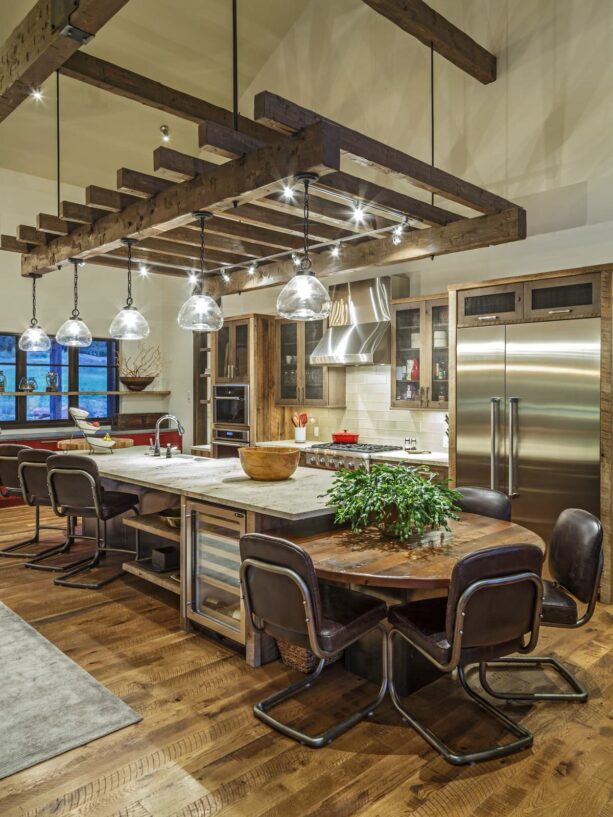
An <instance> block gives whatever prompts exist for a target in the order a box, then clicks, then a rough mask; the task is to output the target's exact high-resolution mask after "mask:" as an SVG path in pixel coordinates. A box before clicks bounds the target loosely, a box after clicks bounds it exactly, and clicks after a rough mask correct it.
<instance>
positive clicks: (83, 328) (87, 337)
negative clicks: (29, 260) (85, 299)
mask: <svg viewBox="0 0 613 817" xmlns="http://www.w3.org/2000/svg"><path fill="white" fill-rule="evenodd" d="M68 260H69V261H70V263H71V264H74V278H73V287H74V309H73V310H72V315H71V316H70V318H68V320H67V321H64V323H63V324H62V325H61V326H60V328H59V329H58V330H57V334H56V336H55V339H56V341H57V342H58V343H59V344H60V346H74V347H79V348H80V349H85V348H86V347H87V346H91V344H92V333H91V332H90V331H89V329H88V327H87V324H86V323H85V321H84V320H83V318H82V317H81V316H80V315H79V266H80V265H81V264H83V263H84V262H83V261H80V260H79V259H78V258H69V259H68Z"/></svg>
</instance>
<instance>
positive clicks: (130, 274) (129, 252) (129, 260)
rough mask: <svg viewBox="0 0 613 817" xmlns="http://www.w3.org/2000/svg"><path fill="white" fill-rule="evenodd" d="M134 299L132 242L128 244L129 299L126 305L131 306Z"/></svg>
mask: <svg viewBox="0 0 613 817" xmlns="http://www.w3.org/2000/svg"><path fill="white" fill-rule="evenodd" d="M133 303H134V301H133V300H132V243H129V244H128V299H127V300H126V306H128V307H130V306H132V304H133Z"/></svg>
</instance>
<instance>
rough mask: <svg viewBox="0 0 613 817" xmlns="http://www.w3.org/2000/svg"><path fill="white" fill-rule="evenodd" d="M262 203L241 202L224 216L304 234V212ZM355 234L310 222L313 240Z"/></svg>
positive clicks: (336, 238) (225, 212)
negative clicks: (268, 206) (270, 207)
mask: <svg viewBox="0 0 613 817" xmlns="http://www.w3.org/2000/svg"><path fill="white" fill-rule="evenodd" d="M260 204H261V201H260V200H258V201H257V203H254V204H241V205H239V206H238V207H233V208H232V209H231V210H226V211H224V217H225V218H229V219H230V218H232V219H240V220H244V221H248V222H250V223H252V224H259V225H260V226H262V227H276V228H277V229H279V230H285V231H286V232H289V233H293V234H294V235H298V236H299V235H302V231H303V224H302V214H300V215H299V216H297V215H293V214H292V213H288V212H282V211H281V210H278V209H274V210H272V209H268V208H267V207H261V206H259V205H260ZM353 234H354V233H352V231H351V230H345V229H341V228H340V227H334V226H331V225H329V224H322V223H321V222H318V221H315V220H312V221H311V222H310V224H309V236H310V237H311V238H312V239H313V241H337V240H338V239H339V238H346V237H347V236H350V235H353Z"/></svg>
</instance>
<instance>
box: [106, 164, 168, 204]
mask: <svg viewBox="0 0 613 817" xmlns="http://www.w3.org/2000/svg"><path fill="white" fill-rule="evenodd" d="M174 184H175V183H174V182H171V181H169V180H168V179H160V178H158V177H157V176H151V175H150V174H149V173H140V172H139V171H138V170H130V169H129V168H127V167H120V168H119V170H118V171H117V189H118V190H120V191H121V192H122V193H131V194H132V195H133V196H143V197H149V196H155V195H157V194H158V193H161V192H162V191H164V190H168V188H170V187H173V186H174Z"/></svg>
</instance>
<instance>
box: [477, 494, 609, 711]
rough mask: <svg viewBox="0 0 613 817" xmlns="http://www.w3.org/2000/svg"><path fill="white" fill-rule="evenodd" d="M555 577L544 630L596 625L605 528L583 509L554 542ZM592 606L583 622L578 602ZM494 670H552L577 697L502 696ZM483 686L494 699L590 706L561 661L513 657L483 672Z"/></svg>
mask: <svg viewBox="0 0 613 817" xmlns="http://www.w3.org/2000/svg"><path fill="white" fill-rule="evenodd" d="M547 556H548V567H549V573H550V575H551V577H552V578H553V581H544V582H543V584H544V588H545V597H544V600H543V616H542V619H541V624H542V625H543V626H544V627H568V628H569V629H575V628H577V627H583V626H584V624H587V622H588V621H589V620H590V619H591V617H592V616H593V614H594V609H595V607H596V599H597V597H598V588H599V586H600V579H601V577H602V570H603V566H604V554H603V552H602V525H601V523H600V520H599V519H597V518H596V517H595V516H594V515H593V514H591V513H589V512H588V511H584V510H581V509H579V508H567V509H566V510H565V511H562V513H561V514H560V516H559V517H558V519H557V521H556V524H555V526H554V529H553V532H552V534H551V539H550V540H549V549H548V552H547ZM575 599H579V601H580V602H583V603H584V604H586V605H587V606H586V608H585V610H584V612H583V614H582V615H581V616H580V615H579V613H578V609H577V602H576V601H575ZM489 664H493V665H496V666H497V667H499V668H500V667H502V666H504V665H510V666H528V667H543V666H548V667H551V668H552V669H553V670H554V671H555V672H557V673H558V675H560V676H561V677H562V678H564V679H565V680H566V681H567V683H568V684H569V686H570V687H571V688H572V689H573V690H574V691H573V692H527V693H520V692H497V691H496V690H494V689H493V688H492V686H491V684H490V683H489V681H488V679H487V667H488V665H489ZM479 677H480V680H481V686H482V687H483V689H485V691H486V692H487V693H488V694H489V695H491V696H492V697H494V698H502V699H503V700H508V701H530V702H531V703H535V702H537V701H556V702H560V701H578V702H579V703H585V701H587V699H588V692H587V689H586V688H585V687H584V686H583V685H582V684H581V683H580V682H579V681H578V680H577V678H576V677H575V676H574V675H573V674H572V672H571V671H570V670H569V669H567V668H566V667H565V666H564V665H563V664H561V663H560V662H559V661H558V660H557V658H553V657H552V656H545V657H542V658H539V657H534V658H524V657H513V658H506V659H500V660H497V661H488V662H487V664H485V663H484V664H482V665H481V666H480V667H479Z"/></svg>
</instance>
